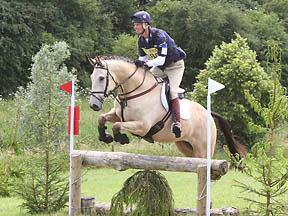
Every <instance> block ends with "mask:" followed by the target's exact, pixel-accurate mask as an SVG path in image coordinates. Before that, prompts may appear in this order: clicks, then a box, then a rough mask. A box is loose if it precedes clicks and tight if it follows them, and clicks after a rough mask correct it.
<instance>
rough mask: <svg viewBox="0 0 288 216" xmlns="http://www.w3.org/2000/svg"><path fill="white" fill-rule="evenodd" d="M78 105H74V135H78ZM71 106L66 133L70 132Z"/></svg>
mask: <svg viewBox="0 0 288 216" xmlns="http://www.w3.org/2000/svg"><path fill="white" fill-rule="evenodd" d="M79 120H80V107H79V106H75V107H74V129H73V130H74V135H79ZM70 122H71V106H69V118H68V134H70Z"/></svg>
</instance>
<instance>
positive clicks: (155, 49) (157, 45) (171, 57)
mask: <svg viewBox="0 0 288 216" xmlns="http://www.w3.org/2000/svg"><path fill="white" fill-rule="evenodd" d="M149 34H150V35H149V38H148V42H147V41H146V40H145V38H144V37H143V36H141V35H140V36H139V39H138V53H139V55H140V56H146V55H148V58H149V60H152V59H155V58H157V57H158V56H166V59H165V62H164V64H163V65H162V66H158V67H159V68H160V69H162V70H163V69H164V68H165V67H166V66H168V65H169V64H171V63H172V62H175V61H179V60H181V59H184V58H186V53H185V52H184V51H183V50H182V49H181V48H180V47H177V46H176V44H175V41H174V40H173V38H171V37H170V35H169V34H168V33H167V32H166V31H164V30H162V29H157V28H150V27H149Z"/></svg>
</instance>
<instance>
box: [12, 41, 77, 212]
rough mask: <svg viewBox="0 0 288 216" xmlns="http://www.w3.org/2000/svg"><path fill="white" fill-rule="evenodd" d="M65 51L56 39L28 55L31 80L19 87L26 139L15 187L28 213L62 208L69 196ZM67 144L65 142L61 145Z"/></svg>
mask: <svg viewBox="0 0 288 216" xmlns="http://www.w3.org/2000/svg"><path fill="white" fill-rule="evenodd" d="M69 56H70V52H69V50H68V45H67V43H65V42H57V43H55V44H54V45H53V46H49V45H44V46H43V47H42V48H41V50H40V51H39V52H38V53H37V54H36V55H35V56H34V57H33V62H34V63H33V65H32V69H31V71H32V73H31V78H30V79H31V80H32V81H31V82H30V83H29V84H28V87H27V89H26V90H25V91H24V90H23V89H20V90H19V94H17V96H16V97H17V98H20V99H19V100H17V101H18V102H19V104H17V105H18V106H19V107H22V112H21V118H20V122H21V123H20V124H19V130H20V132H22V134H23V137H24V139H25V143H24V146H23V147H25V150H26V151H25V153H26V155H28V158H27V159H26V160H23V162H22V163H23V167H25V169H24V170H23V175H21V179H20V181H19V182H17V184H16V186H15V190H16V192H17V194H18V195H19V196H20V197H21V198H22V199H23V200H24V202H23V204H22V206H23V207H25V208H27V209H28V211H29V212H30V213H40V212H47V213H50V212H54V211H57V210H59V209H61V208H63V207H64V206H65V204H66V202H67V198H68V195H67V194H68V178H67V177H66V176H64V175H63V171H64V168H65V164H66V163H65V161H68V160H67V156H66V155H65V147H66V146H65V145H63V142H64V141H65V138H66V137H67V136H65V132H66V130H67V121H66V116H67V115H66V113H67V109H66V107H67V104H69V97H67V96H66V95H65V94H66V93H65V92H64V91H61V90H60V88H59V85H60V84H63V83H65V82H67V81H68V80H71V79H72V78H74V79H75V77H73V75H72V74H71V73H69V72H68V69H67V67H66V66H65V65H64V64H63V62H64V61H65V59H67V58H68V57H69ZM66 148H67V147H66Z"/></svg>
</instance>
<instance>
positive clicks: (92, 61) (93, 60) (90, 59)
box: [88, 57, 96, 66]
mask: <svg viewBox="0 0 288 216" xmlns="http://www.w3.org/2000/svg"><path fill="white" fill-rule="evenodd" d="M88 61H89V62H90V64H91V65H92V66H94V65H95V64H96V60H95V59H93V58H91V57H88Z"/></svg>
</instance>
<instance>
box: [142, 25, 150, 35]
mask: <svg viewBox="0 0 288 216" xmlns="http://www.w3.org/2000/svg"><path fill="white" fill-rule="evenodd" d="M148 26H149V25H147V26H145V23H142V27H143V31H142V33H141V35H142V36H143V34H144V32H145V30H146V28H148Z"/></svg>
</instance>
